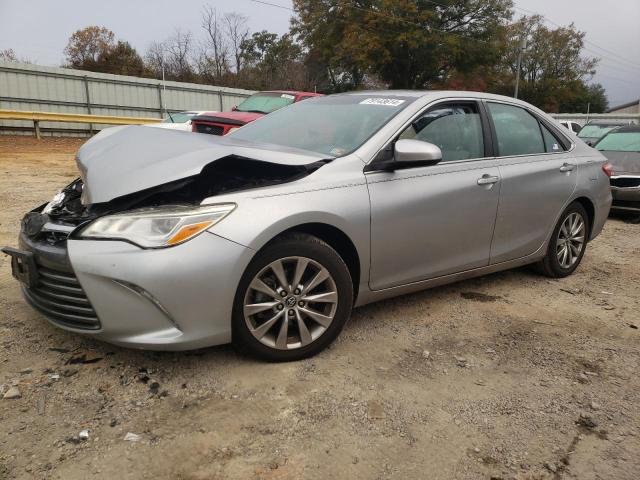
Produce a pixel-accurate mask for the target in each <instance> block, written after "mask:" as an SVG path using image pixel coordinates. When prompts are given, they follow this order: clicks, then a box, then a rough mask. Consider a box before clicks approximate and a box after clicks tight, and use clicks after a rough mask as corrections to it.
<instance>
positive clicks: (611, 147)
mask: <svg viewBox="0 0 640 480" xmlns="http://www.w3.org/2000/svg"><path fill="white" fill-rule="evenodd" d="M596 149H598V150H602V151H608V152H640V132H613V133H610V134H609V135H607V136H606V137H604V138H603V139H602V140H600V141H599V142H598V143H597V144H596Z"/></svg>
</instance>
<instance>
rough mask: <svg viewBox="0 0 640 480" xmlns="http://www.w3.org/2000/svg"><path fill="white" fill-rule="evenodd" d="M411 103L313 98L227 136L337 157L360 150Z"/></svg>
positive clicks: (407, 100)
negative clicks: (359, 148)
mask: <svg viewBox="0 0 640 480" xmlns="http://www.w3.org/2000/svg"><path fill="white" fill-rule="evenodd" d="M413 100H415V99H414V98H412V97H401V96H397V95H384V94H378V95H371V96H365V95H332V96H328V97H317V98H313V99H310V100H305V101H304V102H298V103H296V104H295V105H292V106H290V107H287V108H283V109H282V110H279V111H278V112H276V113H273V114H271V115H268V116H266V117H264V118H261V119H260V120H258V121H256V122H253V123H249V124H247V125H245V126H243V127H242V128H239V129H238V130H236V131H234V132H233V133H231V134H230V136H232V137H233V138H238V139H241V140H248V141H252V142H258V143H272V144H275V145H283V146H286V147H292V148H300V149H302V150H309V151H312V152H318V153H322V154H324V155H330V156H332V157H341V156H343V155H347V154H348V153H351V152H353V151H354V150H355V149H357V148H358V147H360V146H361V145H362V144H363V143H364V142H365V141H367V139H369V137H371V136H372V135H373V134H374V133H375V132H377V131H378V129H380V128H381V127H382V126H383V125H384V124H386V123H387V122H388V121H389V120H390V119H391V118H393V117H394V116H395V115H397V114H398V112H400V111H401V110H402V109H403V108H405V107H406V106H407V105H409V104H410V103H411V102H412V101H413Z"/></svg>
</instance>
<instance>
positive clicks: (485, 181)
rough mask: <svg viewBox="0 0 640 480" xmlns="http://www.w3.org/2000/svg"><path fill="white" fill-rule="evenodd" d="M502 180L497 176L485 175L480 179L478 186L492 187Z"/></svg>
mask: <svg viewBox="0 0 640 480" xmlns="http://www.w3.org/2000/svg"><path fill="white" fill-rule="evenodd" d="M499 180H500V177H496V176H495V175H489V174H487V173H485V174H484V175H482V176H481V177H480V178H479V179H478V185H491V184H493V183H496V182H498V181H499Z"/></svg>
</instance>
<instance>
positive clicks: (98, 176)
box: [2, 127, 331, 344]
mask: <svg viewBox="0 0 640 480" xmlns="http://www.w3.org/2000/svg"><path fill="white" fill-rule="evenodd" d="M212 140H213V139H212V138H211V137H210V136H204V135H198V134H194V133H189V132H178V131H171V130H160V129H153V128H145V127H124V128H121V127H115V128H111V129H107V130H104V131H103V132H101V133H100V134H98V135H96V136H95V137H93V138H92V139H91V140H89V141H88V142H87V143H85V144H84V145H83V146H82V148H81V149H80V150H79V152H78V155H77V157H76V161H77V164H78V167H79V170H80V172H81V176H80V178H77V179H76V180H74V181H73V182H71V183H70V184H69V185H67V186H66V187H64V188H63V189H62V190H61V191H60V192H59V193H58V194H56V195H55V196H54V198H53V199H52V200H51V201H50V202H48V203H46V204H43V205H40V206H39V207H37V208H36V209H34V210H32V211H31V212H29V213H27V214H26V215H25V216H24V218H23V220H22V225H21V231H20V235H19V242H18V243H19V247H18V248H10V247H5V248H3V249H2V251H3V252H4V253H6V254H8V255H9V256H10V257H11V266H12V272H13V275H14V277H16V279H17V280H19V281H20V282H21V287H22V292H23V295H24V297H25V299H26V300H27V301H28V303H29V304H31V305H32V306H33V307H34V308H35V309H36V310H38V311H39V312H41V313H42V314H43V315H44V316H46V317H47V318H48V319H49V320H50V321H51V322H53V323H54V324H56V325H58V326H62V327H64V328H69V329H73V330H75V331H93V332H103V325H102V319H101V317H100V316H99V314H98V312H100V311H102V313H101V314H100V315H106V316H107V317H108V318H110V321H111V323H112V325H113V326H115V325H120V323H121V320H120V319H119V318H115V317H114V318H111V317H109V316H110V315H111V310H110V308H109V304H110V303H117V302H128V303H127V305H129V306H130V308H131V311H135V312H137V313H136V315H137V319H138V320H140V319H143V320H140V322H139V323H140V325H139V329H140V332H142V331H146V330H152V329H153V328H156V326H157V325H160V326H159V327H157V328H159V330H158V332H157V333H156V334H157V338H156V337H154V339H152V340H150V339H145V340H144V341H142V340H141V341H140V342H141V343H144V344H147V343H150V342H151V343H153V342H156V341H157V342H163V341H165V340H166V341H168V340H167V338H169V337H171V336H175V335H181V332H180V330H179V329H177V327H176V326H175V325H174V324H173V323H172V321H171V319H170V318H169V319H167V318H166V317H167V316H166V314H165V313H163V312H164V311H163V310H162V309H160V310H158V306H157V305H158V304H159V303H158V302H156V300H155V299H154V297H153V296H152V295H151V294H150V293H149V290H150V289H152V290H154V291H156V290H160V291H164V290H163V289H164V288H168V289H170V288H171V285H172V284H173V283H174V282H175V281H177V278H180V279H183V278H185V274H183V273H181V270H180V269H182V268H184V269H187V270H188V271H189V272H190V273H189V275H190V276H192V278H193V279H197V278H199V277H198V275H201V276H203V278H204V276H205V275H206V274H207V273H208V270H207V271H205V270H203V269H202V267H201V262H200V253H201V250H200V249H201V248H202V247H201V245H205V244H206V245H215V250H216V251H218V252H219V253H220V258H219V259H218V260H217V262H218V263H219V264H221V265H222V264H224V268H225V269H226V268H231V267H230V265H231V266H233V265H236V264H237V263H238V262H239V259H240V258H242V259H243V260H242V261H245V262H246V261H248V260H246V259H245V257H244V255H245V251H244V248H243V247H241V246H240V245H237V244H235V243H233V242H230V241H227V240H223V239H221V238H219V237H216V236H213V235H209V236H207V237H210V238H203V237H201V238H199V239H197V240H193V242H190V243H189V245H185V246H184V247H183V248H182V249H181V250H180V258H181V260H180V262H178V263H176V264H175V265H176V269H175V272H174V275H175V278H173V279H171V278H168V279H167V280H166V282H164V283H163V282H160V283H161V284H160V285H158V284H155V283H154V282H155V281H156V280H158V279H159V276H154V275H151V276H150V277H145V278H142V279H140V278H138V273H139V271H140V269H136V268H131V269H130V268H129V266H130V265H133V264H134V263H135V262H142V263H144V262H147V261H148V260H147V259H149V258H154V259H156V262H157V265H159V267H158V268H161V267H160V266H161V265H162V264H163V263H162V262H163V261H166V259H169V258H175V253H174V250H173V249H171V248H167V247H172V246H174V245H178V244H182V243H185V242H187V241H189V240H191V239H192V238H194V237H195V236H198V235H200V233H202V232H204V231H206V230H208V229H209V228H211V227H212V226H213V225H215V223H217V222H219V221H220V220H222V219H223V218H224V217H225V216H227V215H229V214H231V212H232V211H233V210H234V209H235V208H236V204H235V203H232V202H229V201H226V202H225V200H223V199H221V202H220V203H216V204H207V205H202V201H203V200H204V199H207V198H210V197H215V196H217V195H222V194H226V193H231V192H238V191H242V190H248V189H255V188H261V187H267V186H270V185H279V184H283V183H287V182H293V181H296V180H299V179H301V178H303V177H305V176H307V175H309V174H311V173H313V172H314V171H316V170H317V169H318V168H320V167H322V166H323V165H325V164H326V163H327V162H329V161H331V159H326V158H323V157H322V156H320V155H318V154H314V153H311V152H303V151H295V150H286V149H285V150H284V151H281V150H280V149H279V147H276V146H269V145H261V146H257V145H253V144H249V143H241V142H234V141H232V140H228V139H222V138H220V139H215V140H214V141H212ZM81 239H86V240H116V242H90V241H87V242H84V241H77V240H81ZM123 242H126V243H123ZM132 245H135V246H136V247H132ZM137 247H139V248H141V249H145V250H146V254H145V255H144V256H141V257H135V258H133V257H130V256H128V255H126V253H123V252H127V251H131V250H130V249H131V248H137ZM83 249H85V250H83ZM74 251H75V252H76V253H75V254H74V253H73V252H74ZM78 252H83V253H78ZM101 252H102V253H101ZM103 253H104V254H105V255H106V257H103V256H101V255H102V254H103ZM115 253H117V254H118V255H123V257H121V258H120V260H121V261H120V262H115V260H114V257H113V256H110V255H113V254H115ZM74 255H75V256H74ZM91 255H92V256H93V262H94V263H92V264H91V265H90V266H87V265H84V264H83V262H84V260H85V259H86V258H87V257H88V256H91ZM149 255H151V257H149ZM105 258H106V259H105ZM102 262H106V263H104V265H103V267H104V268H103V270H102V271H101V272H100V273H99V272H98V271H97V269H98V265H102ZM224 262H228V264H227V263H224ZM116 266H117V268H116ZM117 269H120V270H117ZM165 273H166V272H165ZM189 278H191V277H189ZM123 279H124V280H126V282H125V283H122V281H123ZM194 282H195V284H197V285H200V284H204V281H203V280H202V281H198V280H194ZM147 284H153V288H150V287H149V286H148V285H147ZM123 285H125V286H126V288H128V289H129V290H127V289H126V288H124V287H123ZM123 288H124V290H123ZM132 288H133V290H131V289H132ZM194 288H195V287H194ZM224 288H226V286H225V287H224ZM224 288H222V287H221V288H220V291H221V292H222V291H224ZM98 292H100V293H98ZM131 292H133V293H131ZM136 292H137V293H136ZM140 292H143V293H142V294H141V293H140ZM92 295H93V296H92ZM140 295H142V296H140ZM165 296H166V295H165ZM227 296H228V295H227V294H225V297H224V298H226V297H227ZM103 297H104V298H103ZM149 298H152V299H153V301H150V300H149ZM199 298H200V297H199ZM108 299H112V300H111V301H109V300H108ZM197 301H201V300H197ZM202 301H205V300H202ZM218 301H220V299H218ZM96 302H97V305H96ZM194 302H196V300H194ZM101 309H102V310H101ZM187 316H188V315H187ZM144 319H146V320H144ZM145 321H147V324H146V327H145V323H144V322H145ZM163 322H169V325H170V326H169V327H167V328H165V327H164V326H162V325H164V323H163ZM136 328H137V327H136ZM131 329H133V327H132V326H130V325H129V324H126V325H124V324H123V325H120V326H118V327H113V328H112V332H111V333H110V335H116V337H117V338H120V337H118V335H120V333H118V332H120V331H129V330H131ZM145 329H146V330H145ZM167 329H168V330H167ZM167 332H168V333H167ZM221 332H222V333H220V334H219V335H220V338H221V339H223V341H227V340H228V339H227V335H228V332H227V330H226V329H223V330H221ZM156 334H154V335H156ZM167 335H168V336H167ZM152 336H153V335H152ZM216 338H218V337H216ZM189 341H193V342H196V343H197V341H200V339H195V338H194V339H191V340H189ZM216 341H217V340H216ZM194 344H195V343H194Z"/></svg>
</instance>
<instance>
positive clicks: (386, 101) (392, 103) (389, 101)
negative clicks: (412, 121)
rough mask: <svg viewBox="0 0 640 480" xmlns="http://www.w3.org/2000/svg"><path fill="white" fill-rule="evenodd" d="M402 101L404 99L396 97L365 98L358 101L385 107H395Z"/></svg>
mask: <svg viewBox="0 0 640 480" xmlns="http://www.w3.org/2000/svg"><path fill="white" fill-rule="evenodd" d="M402 103H404V100H399V99H397V98H367V99H365V100H363V101H361V102H360V105H383V106H385V107H397V106H398V105H400V104H402Z"/></svg>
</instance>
